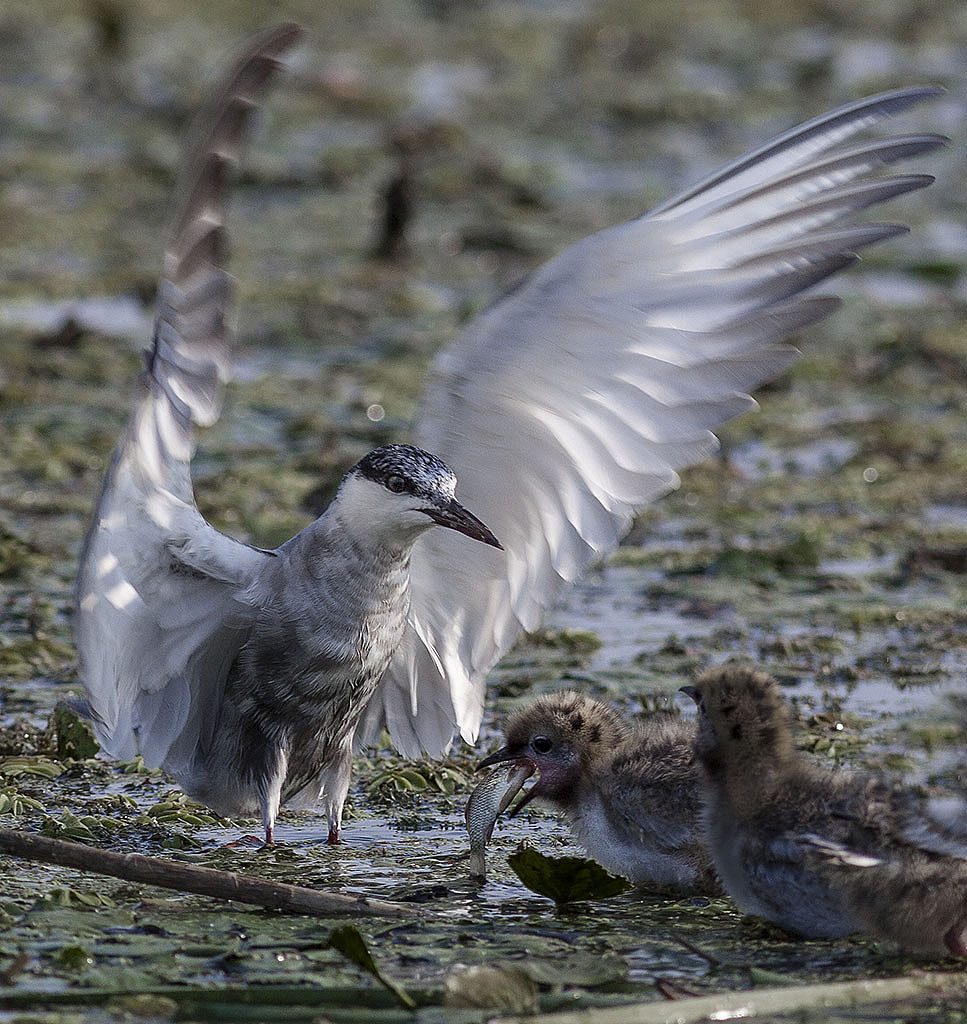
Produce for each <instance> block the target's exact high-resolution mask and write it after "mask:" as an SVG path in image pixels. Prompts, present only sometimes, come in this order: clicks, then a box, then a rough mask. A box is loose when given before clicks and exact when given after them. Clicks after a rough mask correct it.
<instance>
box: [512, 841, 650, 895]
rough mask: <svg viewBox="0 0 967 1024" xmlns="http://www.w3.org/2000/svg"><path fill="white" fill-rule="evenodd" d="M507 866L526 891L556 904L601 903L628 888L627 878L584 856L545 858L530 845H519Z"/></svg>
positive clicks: (629, 886)
mask: <svg viewBox="0 0 967 1024" xmlns="http://www.w3.org/2000/svg"><path fill="white" fill-rule="evenodd" d="M507 863H508V864H509V865H510V867H511V869H512V870H513V872H514V874H515V875H517V877H518V878H519V879H520V880H521V881H522V882H523V883H524V885H526V886H527V888H528V889H530V890H531V891H532V892H536V893H539V894H540V895H541V896H546V897H547V898H548V899H552V900H553V901H554V902H555V903H557V904H559V905H560V904H562V903H576V902H577V901H579V900H603V899H607V898H608V897H609V896H617V895H618V894H619V893H622V892H627V890H628V889H630V888H631V883H630V882H629V881H628V880H627V879H625V878H621V877H619V876H618V875H612V874H611V873H610V872H609V871H605V869H604V868H603V867H601V865H600V864H598V863H596V862H595V861H593V860H587V859H586V858H584V857H546V856H545V855H544V854H543V853H538V852H537V850H534V849H532V848H531V847H529V846H520V847H518V849H517V850H516V852H514V853H512V854H511V855H510V856H509V857H508V858H507Z"/></svg>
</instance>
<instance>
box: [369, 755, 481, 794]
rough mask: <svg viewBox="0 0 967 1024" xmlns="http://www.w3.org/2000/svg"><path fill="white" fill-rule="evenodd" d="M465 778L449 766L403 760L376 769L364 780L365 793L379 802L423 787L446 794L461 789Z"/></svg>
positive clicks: (465, 780)
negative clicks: (367, 779)
mask: <svg viewBox="0 0 967 1024" xmlns="http://www.w3.org/2000/svg"><path fill="white" fill-rule="evenodd" d="M467 781H468V780H467V776H466V775H465V774H464V773H463V772H462V771H459V770H458V769H457V768H455V767H453V766H450V765H440V764H406V763H403V764H398V765H394V766H392V767H390V768H385V769H383V770H382V771H380V772H379V773H378V774H377V775H376V777H375V778H373V779H372V780H371V781H369V782H367V784H366V793H367V794H368V795H369V796H372V797H376V798H379V799H380V800H383V801H391V800H393V799H394V798H396V797H399V796H402V795H404V794H409V793H422V792H423V791H424V790H432V791H435V792H437V793H444V794H447V795H450V794H453V793H455V792H456V791H457V790H458V789H464V788H465V787H466V785H467Z"/></svg>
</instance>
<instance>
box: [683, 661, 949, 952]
mask: <svg viewBox="0 0 967 1024" xmlns="http://www.w3.org/2000/svg"><path fill="white" fill-rule="evenodd" d="M683 690H684V691H685V692H687V693H689V694H690V695H691V696H692V697H693V698H694V699H695V701H696V703H697V704H698V708H699V727H698V736H697V738H696V744H695V752H696V755H697V757H698V760H699V761H700V763H701V765H702V767H703V770H704V777H705V791H706V792H705V795H706V812H705V818H706V827H707V836H708V842H709V846H710V848H711V853H712V858H713V861H714V863H715V867H716V869H717V870H718V873H719V876H720V877H721V879H722V884H723V885H724V886H725V889H726V891H727V892H728V893H729V895H731V896H732V898H733V899H734V900H735V902H736V903H737V904H738V906H739V908H740V909H742V910H743V911H745V912H746V913H750V914H758V915H759V916H761V917H764V918H767V919H768V920H770V921H772V922H774V923H776V924H778V925H780V926H781V927H783V928H786V929H788V930H789V931H791V932H795V933H798V934H800V935H805V936H809V937H815V938H836V937H839V936H843V935H847V934H849V933H850V932H854V931H860V930H863V931H867V932H869V933H870V934H872V935H873V936H875V937H877V938H881V939H888V940H892V941H894V942H896V943H897V944H898V945H900V946H901V947H902V948H904V949H906V950H909V951H911V952H925V953H944V952H946V951H948V950H949V951H950V952H953V953H955V954H957V955H960V956H965V955H967V860H965V859H964V858H965V856H967V843H964V842H963V841H962V838H963V837H962V835H958V831H957V830H956V829H955V828H954V827H953V826H952V825H950V824H949V823H946V822H940V821H939V820H934V819H932V818H931V817H929V816H928V815H926V814H924V813H923V812H922V811H921V809H919V808H918V807H917V805H916V802H915V801H914V799H913V797H912V795H910V794H905V793H902V792H899V791H896V790H894V789H893V788H891V787H890V786H889V785H887V783H885V782H884V781H882V780H879V779H876V778H874V777H872V776H869V775H865V774H862V773H859V772H851V771H833V770H830V769H828V768H826V767H823V766H821V765H819V764H817V763H815V762H813V761H812V760H810V759H809V758H808V757H807V756H805V755H803V754H801V753H800V752H799V751H798V750H797V749H796V747H795V745H794V742H793V728H792V721H791V716H790V714H789V710H788V708H787V706H786V704H785V702H784V701H783V699H782V697H781V696H780V693H779V687H778V686H777V684H776V682H775V680H773V679H772V678H771V677H769V676H768V675H765V674H764V673H762V672H757V671H754V670H752V669H750V668H746V667H742V666H735V665H728V666H725V667H723V668H720V669H716V670H713V671H711V672H708V673H706V674H705V675H703V676H702V677H700V678H699V680H698V682H697V685H696V686H694V687H683Z"/></svg>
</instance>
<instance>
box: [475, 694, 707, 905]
mask: <svg viewBox="0 0 967 1024" xmlns="http://www.w3.org/2000/svg"><path fill="white" fill-rule="evenodd" d="M694 736H695V729H694V725H692V724H690V723H688V722H684V721H681V720H679V719H678V718H676V717H673V716H672V715H660V716H655V717H653V718H651V719H648V720H646V721H643V722H639V723H635V724H628V723H626V722H625V721H623V720H622V718H621V717H620V715H618V713H617V712H616V711H614V710H613V709H612V708H610V707H608V706H607V705H606V704H602V703H600V702H599V701H596V700H593V699H592V698H590V697H587V696H585V695H584V694H579V693H574V692H570V691H565V692H562V693H555V694H550V695H548V696H545V697H541V698H540V699H539V700H538V701H536V702H535V703H534V704H531V705H530V706H529V707H526V708H524V709H522V710H521V711H518V712H517V713H516V714H515V715H514V716H513V717H512V718H511V719H510V721H509V723H508V726H507V743H506V745H505V746H504V747H502V748H501V749H500V750H498V751H497V752H496V753H494V754H491V755H490V757H488V758H485V759H484V760H483V761H482V762H481V764H480V767H481V768H483V767H487V766H489V765H495V764H500V763H503V762H508V761H513V762H516V763H517V764H519V765H521V766H523V767H526V766H531V767H532V769H533V770H534V771H536V772H538V773H539V778H538V780H537V782H535V783H534V785H533V786H532V787H531V788H530V789H529V790H528V791H527V793H526V794H525V795H524V797H523V799H522V800H521V801H520V803H519V804H518V805H517V808H516V810H515V811H514V813H516V812H517V811H519V810H520V809H521V808H522V807H524V806H525V805H526V804H528V803H530V801H531V800H534V799H540V800H543V801H545V802H546V803H549V804H550V805H551V806H552V807H555V808H556V809H557V810H559V811H561V812H563V814H564V816H565V818H566V819H567V822H568V824H569V825H570V827H571V832H572V834H573V836H574V838H575V840H576V841H577V842H578V843H579V844H580V845H581V846H582V847H583V848H584V849H585V850H586V851H587V852H588V854H590V856H591V857H593V858H594V859H595V860H596V861H598V863H600V864H601V865H603V866H604V867H605V868H607V869H608V870H609V871H614V872H616V873H617V874H620V875H623V876H624V877H626V878H629V879H631V881H633V882H635V883H636V884H639V885H654V886H658V887H662V888H670V889H678V890H686V891H690V892H719V891H721V890H720V888H719V886H718V883H717V880H716V878H715V874H714V871H713V869H712V866H711V860H710V857H709V854H708V852H707V850H706V848H705V844H704V842H703V841H702V827H701V821H700V815H701V796H700V773H699V769H698V767H697V765H696V764H695V760H694V756H693V752H692V745H693V741H694Z"/></svg>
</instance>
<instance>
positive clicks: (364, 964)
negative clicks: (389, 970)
mask: <svg viewBox="0 0 967 1024" xmlns="http://www.w3.org/2000/svg"><path fill="white" fill-rule="evenodd" d="M326 945H327V946H328V947H329V948H330V949H334V950H336V951H337V952H338V953H342V955H343V956H344V957H345V958H346V959H347V960H351V961H352V962H353V963H354V964H355V965H356V966H357V967H361V968H362V969H363V970H364V971H366V972H368V973H369V974H371V975H372V976H373V977H374V978H375V979H376V980H377V981H378V982H379V983H380V985H382V986H383V987H384V988H385V989H388V990H389V991H390V992H392V993H393V995H394V996H395V997H396V998H397V999H398V1000H399V1001H400V1003H401V1004H402V1005H403V1006H405V1007H406V1008H407V1009H408V1010H415V1009H416V1003H415V1002H414V1001H413V998H412V997H411V996H410V994H409V993H408V992H407V991H406V990H405V989H403V988H402V987H401V986H400V985H397V984H396V982H395V981H391V980H390V979H389V978H387V977H386V976H385V975H384V974H383V973H382V971H380V969H379V968H378V967H377V966H376V961H375V960H374V959H373V955H372V953H370V951H369V948H368V947H367V945H366V940H365V939H364V938H363V937H362V935H360V934H359V931H358V930H357V929H355V928H353V926H352V925H351V924H346V925H343V926H342V927H341V928H336V929H334V930H333V931H332V932H330V934H329V941H328V942H327V943H326Z"/></svg>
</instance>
